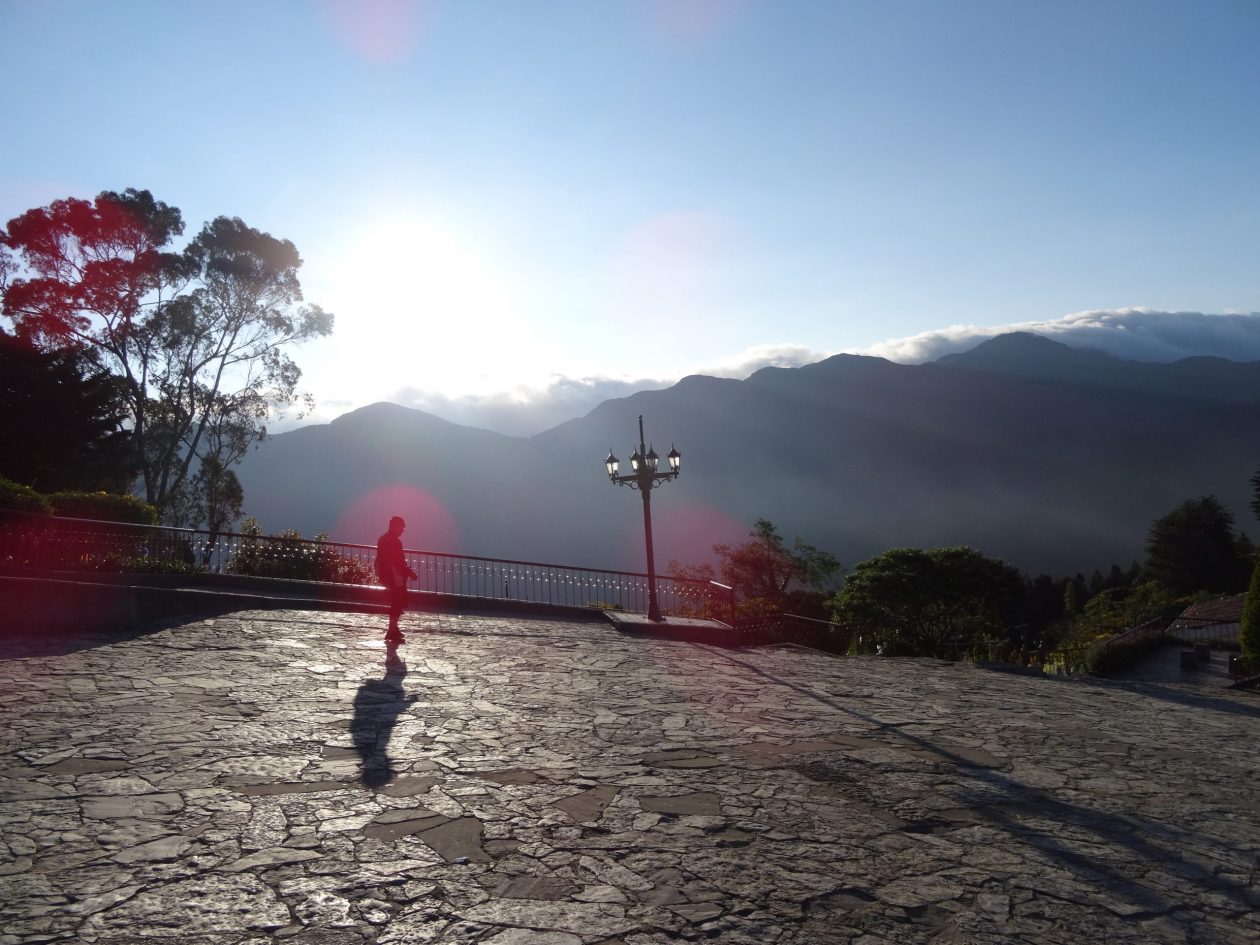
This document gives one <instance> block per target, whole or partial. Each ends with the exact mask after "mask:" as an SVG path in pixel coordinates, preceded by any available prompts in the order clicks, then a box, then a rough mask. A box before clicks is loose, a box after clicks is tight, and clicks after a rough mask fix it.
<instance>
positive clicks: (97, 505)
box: [48, 492, 157, 525]
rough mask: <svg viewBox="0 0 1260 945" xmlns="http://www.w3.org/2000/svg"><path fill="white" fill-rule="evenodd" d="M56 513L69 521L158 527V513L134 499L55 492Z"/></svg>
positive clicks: (52, 499) (107, 495) (53, 503)
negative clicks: (80, 520)
mask: <svg viewBox="0 0 1260 945" xmlns="http://www.w3.org/2000/svg"><path fill="white" fill-rule="evenodd" d="M48 501H49V502H51V503H52V509H53V512H54V513H55V514H57V515H64V516H66V517H68V518H88V519H94V520H96V521H101V522H125V523H127V524H129V525H156V524H157V510H156V509H155V508H153V506H151V505H149V503H147V502H145V501H143V500H141V499H137V498H136V497H135V496H133V495H113V494H111V493H108V492H54V493H53V494H52V495H50V496H48Z"/></svg>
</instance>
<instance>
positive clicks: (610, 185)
mask: <svg viewBox="0 0 1260 945" xmlns="http://www.w3.org/2000/svg"><path fill="white" fill-rule="evenodd" d="M1257 48H1260V2H1257V0H1207V2H1198V3H1191V2H1179V3H1165V2H1159V0H1142V2H1121V0H1091V2H1082V3H1077V2H1070V0H1054V2H1042V3H1033V2H1021V0H984V2H979V0H951V2H949V3H945V2H935V0H933V2H929V0H878V2H846V0H819V2H806V0H675V2H665V0H635V2H613V0H594V2H593V0H582V2H529V3H526V2H508V0H499V2H482V0H461V2H454V0H431V2H421V3H407V2H401V0H366V2H358V3H349V2H320V3H311V2H269V3H237V2H216V3H214V4H183V3H168V2H139V0H119V2H114V3H104V2H59V0H43V2H26V0H0V87H2V88H4V89H5V90H6V91H5V109H4V116H5V117H4V128H5V133H4V139H5V142H6V143H5V146H4V148H3V151H2V152H0V168H2V169H3V173H0V220H7V219H9V218H10V217H12V216H15V215H16V214H18V213H20V212H21V211H23V210H25V209H27V208H29V207H33V206H39V205H43V204H45V203H47V202H49V201H51V200H53V199H57V198H59V197H65V196H83V197H90V196H92V195H94V194H96V193H97V192H99V191H101V190H104V189H122V188H125V187H129V186H134V187H143V188H148V189H149V190H151V191H153V193H154V194H155V196H157V197H158V198H159V199H162V200H165V201H167V202H169V203H171V204H174V205H176V206H178V207H180V208H181V209H182V210H183V212H184V217H185V220H186V221H187V223H188V227H189V232H188V235H191V234H192V233H194V232H195V231H196V230H197V229H198V228H199V227H200V225H201V224H202V223H203V222H205V221H206V220H208V219H210V218H212V217H214V216H216V215H220V214H227V215H234V216H240V217H242V218H243V219H244V220H245V221H246V222H247V223H249V224H251V225H253V226H256V227H259V228H260V229H264V230H267V231H269V232H271V233H273V234H274V235H277V236H282V237H286V238H288V239H291V240H293V241H294V243H296V244H297V246H298V248H299V250H300V251H301V252H302V254H303V257H304V258H305V260H306V265H305V267H304V269H303V285H304V287H305V289H306V293H307V296H308V298H310V299H311V300H312V301H316V302H319V303H320V304H322V305H324V306H325V307H326V308H329V309H330V310H332V311H333V312H334V313H335V315H336V317H337V324H336V327H335V331H334V334H333V336H332V337H331V338H330V339H328V340H325V341H321V342H316V343H314V344H311V345H308V346H306V347H305V348H303V349H300V350H298V351H297V352H296V353H295V355H296V357H297V360H298V362H299V363H300V364H301V365H302V366H303V367H304V369H305V372H306V378H305V386H306V387H307V389H309V390H310V391H311V392H312V393H314V394H315V396H316V399H317V403H318V409H317V413H316V417H319V418H328V417H331V416H335V415H337V414H339V413H342V412H344V411H345V410H347V409H350V408H352V407H355V406H359V405H362V404H364V403H370V402H372V401H375V400H382V399H388V400H395V401H398V402H404V403H409V404H413V405H416V406H420V407H424V408H425V409H431V410H433V411H434V412H437V413H439V414H441V415H444V416H448V417H451V418H453V419H459V420H465V421H469V422H484V423H487V424H491V418H492V416H493V417H497V420H498V424H499V426H501V427H505V426H506V427H510V426H511V425H512V424H513V423H517V422H519V423H520V424H523V425H524V426H522V432H532V431H531V430H526V429H524V427H526V426H528V425H529V424H530V423H533V424H535V425H537V424H538V423H541V422H543V421H544V420H545V421H546V422H551V421H554V420H556V419H563V416H564V415H566V413H568V414H571V413H574V412H583V411H584V410H585V409H588V408H589V406H590V405H591V404H592V403H593V402H594V401H597V400H598V399H600V398H602V397H604V396H609V395H613V394H618V393H625V392H627V391H628V390H630V389H634V388H635V387H638V386H644V385H646V384H649V383H657V384H659V383H665V382H669V381H672V380H674V379H677V378H678V377H680V376H682V375H684V374H688V373H695V372H700V371H703V372H707V373H727V374H731V375H735V376H738V375H740V374H741V373H746V372H747V370H749V369H751V368H753V367H755V366H757V365H760V364H765V363H800V362H802V361H807V360H813V359H816V358H817V357H821V356H823V355H825V354H830V353H834V352H838V351H871V352H875V353H884V354H891V355H893V356H896V357H899V358H901V359H903V360H914V359H915V358H916V357H918V358H921V357H924V356H927V355H928V354H929V353H933V352H936V351H938V349H941V347H942V345H944V346H945V347H948V346H949V345H950V344H955V345H956V344H958V343H961V342H960V340H959V339H964V340H965V339H972V338H975V337H979V336H983V335H984V334H985V333H990V334H991V333H993V332H994V331H997V330H1000V329H1002V328H1003V327H1006V326H1011V325H1027V324H1033V325H1041V326H1044V327H1045V328H1046V330H1047V331H1048V332H1049V333H1055V332H1056V331H1057V332H1058V333H1059V334H1060V335H1061V336H1062V337H1063V339H1064V340H1071V339H1072V338H1073V337H1074V335H1073V332H1075V331H1077V329H1078V327H1079V324H1080V320H1081V316H1079V315H1076V313H1082V312H1101V313H1102V314H1101V315H1100V316H1097V317H1093V316H1090V317H1089V318H1092V321H1091V322H1090V323H1091V325H1092V326H1093V328H1094V329H1095V333H1094V334H1093V335H1092V336H1091V337H1092V338H1093V339H1094V341H1096V342H1097V341H1098V339H1099V338H1100V337H1102V335H1100V334H1099V333H1098V331H1100V330H1101V329H1100V328H1099V326H1103V327H1104V328H1107V327H1108V326H1110V328H1108V330H1107V331H1103V334H1105V335H1106V336H1107V338H1109V339H1110V340H1111V343H1113V345H1114V346H1116V350H1117V351H1118V352H1119V353H1124V344H1126V343H1127V342H1126V341H1125V339H1126V338H1129V337H1132V336H1133V335H1134V334H1135V331H1134V329H1135V327H1137V328H1138V329H1139V330H1138V331H1137V332H1136V334H1141V333H1142V331H1143V330H1147V329H1149V331H1148V334H1149V332H1150V331H1155V332H1159V331H1162V330H1163V329H1162V328H1160V327H1159V326H1160V325H1173V324H1175V325H1176V327H1177V329H1178V331H1179V332H1180V333H1181V334H1179V335H1178V337H1182V336H1184V335H1186V334H1187V332H1188V334H1189V339H1188V340H1186V339H1185V338H1183V341H1184V345H1183V349H1184V350H1185V351H1187V352H1191V351H1193V350H1195V349H1196V344H1197V342H1196V341H1195V337H1196V332H1199V333H1201V334H1202V335H1203V336H1204V338H1205V339H1206V340H1205V342H1204V345H1203V347H1204V348H1205V350H1208V351H1209V352H1210V353H1218V352H1216V351H1215V350H1214V349H1212V344H1213V343H1215V344H1218V345H1219V344H1223V343H1225V342H1221V341H1220V337H1219V336H1220V335H1221V331H1220V328H1221V326H1222V325H1223V324H1224V323H1223V322H1222V321H1220V320H1219V319H1213V318H1211V317H1204V316H1203V315H1198V316H1195V317H1193V318H1189V317H1188V316H1186V315H1184V314H1182V315H1178V316H1175V317H1174V316H1169V317H1168V318H1166V317H1164V315H1163V314H1162V313H1207V314H1208V315H1209V316H1218V315H1222V314H1224V313H1254V312H1257V311H1260V265H1258V263H1260V227H1258V226H1257V222H1258V221H1260V183H1258V182H1257V181H1258V180H1260V173H1258V172H1257V168H1258V167H1260V161H1258V160H1257V158H1258V157H1260V147H1258V145H1260V70H1257V69H1256V61H1257V60H1256V49H1257ZM1136 307H1144V308H1143V310H1142V311H1139V312H1134V311H1131V310H1132V309H1134V308H1136ZM1074 315H1075V317H1076V321H1072V320H1071V319H1070V318H1069V316H1074ZM1169 318H1172V319H1173V320H1172V321H1169ZM1086 320H1089V319H1088V318H1087V319H1086ZM1258 321H1260V319H1252V318H1249V319H1244V320H1241V321H1240V320H1239V319H1238V318H1234V319H1233V320H1231V321H1230V322H1229V325H1228V327H1229V332H1227V333H1226V335H1228V337H1229V338H1230V339H1232V340H1231V341H1229V342H1228V343H1229V344H1231V345H1233V347H1232V348H1230V350H1231V351H1233V352H1234V353H1236V354H1238V355H1240V356H1242V357H1246V358H1247V359H1252V358H1260V328H1257V327H1256V325H1257V322H1258ZM1150 325H1154V326H1155V327H1154V328H1150V327H1149V326H1150ZM1117 326H1119V327H1117ZM1143 326H1146V328H1144V327H1143ZM1111 329H1114V330H1111ZM1213 338H1215V339H1216V340H1215V342H1213V341H1212V339H1213ZM1240 338H1241V339H1242V342H1241V345H1242V346H1241V347H1239V346H1238V345H1239V342H1238V339H1240ZM907 339H910V341H907ZM916 339H917V340H916ZM923 339H927V341H926V342H923ZM1116 339H1119V340H1116ZM921 342H923V343H921ZM929 342H930V343H929ZM1248 345H1253V346H1254V347H1251V348H1249V347H1248ZM1102 346H1104V347H1105V346H1106V344H1105V343H1104V344H1103V345H1102ZM1183 349H1177V350H1183ZM1175 353H1176V350H1174V352H1173V354H1175ZM478 411H480V412H478ZM496 411H497V412H496ZM514 411H515V412H514ZM530 411H533V413H530ZM548 411H550V412H548ZM512 417H516V420H513V419H512Z"/></svg>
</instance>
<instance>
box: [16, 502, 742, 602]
mask: <svg viewBox="0 0 1260 945" xmlns="http://www.w3.org/2000/svg"><path fill="white" fill-rule="evenodd" d="M404 554H405V555H406V558H407V563H408V564H409V565H410V566H411V568H412V569H413V570H414V571H415V572H416V574H417V575H418V579H417V581H415V582H414V583H413V584H411V585H410V586H411V587H412V588H414V589H417V590H420V591H422V592H425V593H432V594H442V595H448V596H453V597H467V598H475V599H483V600H498V601H519V602H521V603H526V604H551V605H560V606H567V607H589V608H595V609H607V610H627V611H634V612H646V611H647V607H648V576H647V575H646V574H642V573H638V572H633V571H613V570H608V569H604V568H583V567H574V566H571V565H562V564H546V563H543V562H538V561H519V560H511V559H502V558H484V557H478V556H475V555H460V554H448V553H444V552H437V551H420V550H416V549H408V550H406V551H405V552H404ZM375 557H376V547H375V546H374V545H360V544H352V543H349V542H337V541H323V540H317V539H308V538H301V537H297V536H291V535H261V534H254V533H240V532H219V533H212V532H208V531H205V530H202V529H188V528H173V527H169V526H161V525H157V526H153V525H130V524H122V523H118V522H99V521H93V520H87V519H73V518H63V517H60V516H45V515H33V514H30V513H21V512H9V511H3V512H0V563H3V564H7V565H9V566H18V567H29V568H39V569H45V570H57V571H95V572H150V573H152V572H159V573H162V572H165V573H199V572H200V573H214V574H234V575H240V576H250V577H265V578H276V579H287V580H298V581H315V582H320V583H326V584H358V585H364V584H376V583H377V581H376V578H375V574H374V567H373V563H374V560H375ZM656 586H657V596H658V599H659V601H660V606H661V609H662V611H664V612H665V613H669V614H698V613H706V612H710V611H712V610H714V609H715V608H716V607H718V606H724V603H725V602H724V600H723V599H722V598H721V597H720V592H719V591H718V590H717V589H715V588H714V587H712V586H711V585H710V583H709V582H707V581H697V580H689V579H685V578H675V577H662V576H658V577H657V579H656Z"/></svg>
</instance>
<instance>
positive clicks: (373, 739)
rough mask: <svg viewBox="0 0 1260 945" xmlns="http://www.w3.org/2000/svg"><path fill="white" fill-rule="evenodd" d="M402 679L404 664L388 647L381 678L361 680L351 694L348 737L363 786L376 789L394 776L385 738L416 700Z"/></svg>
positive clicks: (403, 677)
mask: <svg viewBox="0 0 1260 945" xmlns="http://www.w3.org/2000/svg"><path fill="white" fill-rule="evenodd" d="M406 676H407V664H406V663H405V662H403V660H402V658H401V657H400V656H399V655H398V648H397V647H396V646H391V647H389V648H388V650H386V655H385V675H384V677H383V678H381V679H367V680H364V682H363V685H361V686H360V687H359V691H358V692H357V693H355V696H354V718H353V719H352V720H351V722H350V737H351V738H353V739H354V747H355V750H356V751H357V752H358V753H359V758H360V767H361V771H360V774H359V778H360V780H362V781H363V783H364V784H365V785H366V786H367V787H370V788H378V787H380V786H381V785H383V784H387V783H388V782H389V781H390V780H391V779H392V778H393V777H394V769H393V766H392V765H391V764H390V760H389V754H388V748H389V738H390V735H391V734H392V733H393V730H394V724H395V723H396V722H397V721H398V716H399V715H401V714H402V711H403V708H404V707H405V706H406V705H407V704H408V703H410V702H414V701H415V699H416V697H415V696H414V695H407V694H406V692H405V691H404V690H403V679H405V678H406Z"/></svg>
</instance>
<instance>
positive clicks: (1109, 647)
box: [1085, 633, 1172, 676]
mask: <svg viewBox="0 0 1260 945" xmlns="http://www.w3.org/2000/svg"><path fill="white" fill-rule="evenodd" d="M1171 639H1172V637H1169V636H1166V635H1164V634H1162V633H1161V634H1154V635H1152V636H1149V637H1142V638H1140V639H1137V640H1132V641H1128V642H1125V643H1110V642H1109V641H1107V640H1099V641H1098V642H1097V643H1095V644H1094V645H1093V646H1091V647H1090V648H1089V650H1088V651H1087V652H1086V654H1085V669H1086V671H1087V672H1089V673H1091V674H1092V675H1095V676H1106V675H1107V674H1108V673H1116V672H1120V671H1121V670H1124V669H1128V668H1129V667H1130V666H1132V665H1133V664H1134V663H1136V662H1137V661H1138V660H1140V659H1141V658H1142V657H1144V656H1146V654H1148V653H1150V652H1151V651H1153V650H1156V649H1158V648H1159V647H1160V646H1162V645H1163V644H1165V643H1167V642H1169V641H1170V640H1171Z"/></svg>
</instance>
